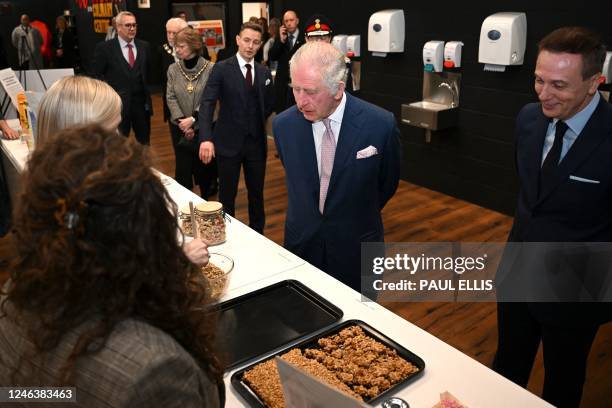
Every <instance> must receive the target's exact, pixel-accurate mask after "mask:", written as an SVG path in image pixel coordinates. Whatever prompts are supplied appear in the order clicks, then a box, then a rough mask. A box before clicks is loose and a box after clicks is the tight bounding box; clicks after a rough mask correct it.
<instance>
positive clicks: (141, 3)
mask: <svg viewBox="0 0 612 408" xmlns="http://www.w3.org/2000/svg"><path fill="white" fill-rule="evenodd" d="M138 8H151V1H150V0H138Z"/></svg>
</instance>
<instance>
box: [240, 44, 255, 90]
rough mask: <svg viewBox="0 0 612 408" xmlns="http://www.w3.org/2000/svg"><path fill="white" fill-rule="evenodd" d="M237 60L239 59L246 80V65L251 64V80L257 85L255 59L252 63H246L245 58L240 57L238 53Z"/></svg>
mask: <svg viewBox="0 0 612 408" xmlns="http://www.w3.org/2000/svg"><path fill="white" fill-rule="evenodd" d="M236 58H238V65H239V66H240V71H242V76H243V77H244V79H246V73H247V69H246V66H245V65H246V64H251V78H253V83H255V58H251V60H250V61H246V60H245V59H244V58H242V57H241V56H240V53H238V52H237V53H236Z"/></svg>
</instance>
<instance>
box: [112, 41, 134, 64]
mask: <svg viewBox="0 0 612 408" xmlns="http://www.w3.org/2000/svg"><path fill="white" fill-rule="evenodd" d="M117 39H118V40H119V46H120V47H121V53H122V54H123V58H125V60H126V61H127V62H128V64H129V63H130V57H129V54H128V47H127V45H128V42H127V41H125V40H124V39H123V38H121V37H120V36H117ZM129 44H132V51H133V52H134V61H136V58H138V50H137V49H136V43H135V42H134V41H132V42H130V43H129Z"/></svg>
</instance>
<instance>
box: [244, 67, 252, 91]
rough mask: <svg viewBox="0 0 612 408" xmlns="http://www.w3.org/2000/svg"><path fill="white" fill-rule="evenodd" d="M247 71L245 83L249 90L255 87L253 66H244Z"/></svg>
mask: <svg viewBox="0 0 612 408" xmlns="http://www.w3.org/2000/svg"><path fill="white" fill-rule="evenodd" d="M244 66H245V67H246V69H247V73H246V77H245V79H244V80H245V81H246V86H247V88H251V87H252V86H253V74H252V73H251V64H244Z"/></svg>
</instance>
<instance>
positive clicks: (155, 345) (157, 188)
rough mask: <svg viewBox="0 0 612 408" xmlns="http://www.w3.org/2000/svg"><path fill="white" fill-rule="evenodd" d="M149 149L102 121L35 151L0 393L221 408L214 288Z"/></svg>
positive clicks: (6, 308)
mask: <svg viewBox="0 0 612 408" xmlns="http://www.w3.org/2000/svg"><path fill="white" fill-rule="evenodd" d="M147 152H148V149H146V148H145V147H143V146H141V145H140V144H138V143H137V142H136V141H134V140H133V139H126V138H124V137H122V136H119V135H117V134H116V132H112V131H109V130H106V129H104V128H102V127H101V126H99V125H89V126H84V127H76V128H69V129H67V130H63V131H60V132H58V133H56V134H54V135H50V136H49V138H48V139H47V140H46V141H45V145H44V149H36V150H34V152H33V154H32V156H31V158H30V161H29V165H28V170H27V171H26V172H25V174H24V188H23V192H22V193H21V195H20V198H19V200H20V201H19V204H18V205H17V206H16V207H15V214H14V230H15V235H14V238H15V246H14V247H15V251H16V255H15V257H14V259H13V261H12V263H11V266H10V280H9V281H8V282H7V284H6V285H5V286H4V288H3V290H2V291H1V294H0V386H2V387H5V386H13V387H14V386H51V385H58V386H59V385H61V386H72V387H75V393H76V402H75V403H74V404H75V406H80V407H88V408H96V407H161V406H181V407H196V406H197V407H215V406H222V405H223V402H224V398H225V397H224V392H225V391H224V390H225V387H224V383H223V378H222V375H223V372H222V368H221V367H220V363H219V362H218V360H217V358H216V357H215V354H214V351H213V346H212V344H213V341H214V321H213V319H212V318H211V315H210V314H208V313H204V312H203V311H202V308H203V307H204V306H205V305H206V304H207V303H208V296H209V289H208V287H207V283H206V281H205V279H204V277H203V275H202V273H201V271H200V269H199V268H198V267H197V266H196V265H194V264H192V263H191V262H190V261H189V259H188V258H187V256H186V255H185V254H184V253H183V250H182V249H181V246H180V245H179V243H178V242H177V239H176V231H177V228H178V226H177V210H176V206H175V205H174V203H173V202H172V200H171V198H170V197H169V195H168V192H167V191H166V189H165V188H164V186H163V185H162V183H161V181H160V179H159V178H158V177H157V176H156V175H155V174H154V172H153V171H152V169H151V166H150V165H151V162H150V157H149V155H148V153H147Z"/></svg>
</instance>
